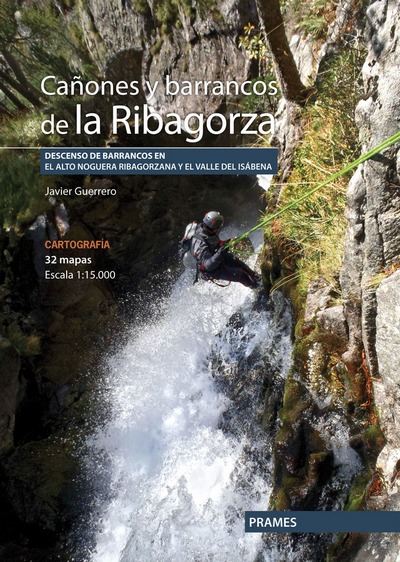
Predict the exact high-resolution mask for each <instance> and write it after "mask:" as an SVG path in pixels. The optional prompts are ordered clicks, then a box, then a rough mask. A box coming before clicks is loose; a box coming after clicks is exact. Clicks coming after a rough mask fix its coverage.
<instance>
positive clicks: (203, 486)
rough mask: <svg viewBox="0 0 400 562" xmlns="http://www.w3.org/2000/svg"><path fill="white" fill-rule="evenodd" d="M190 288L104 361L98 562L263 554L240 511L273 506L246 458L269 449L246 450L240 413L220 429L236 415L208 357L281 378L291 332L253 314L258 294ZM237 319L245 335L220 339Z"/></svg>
mask: <svg viewBox="0 0 400 562" xmlns="http://www.w3.org/2000/svg"><path fill="white" fill-rule="evenodd" d="M189 277H190V275H189V274H187V275H184V276H183V277H182V278H181V279H180V280H179V281H178V283H177V285H176V287H175V289H174V291H173V293H172V295H171V296H170V297H169V298H168V299H165V301H164V302H163V303H162V304H161V305H160V310H159V311H158V313H157V314H156V317H155V318H153V319H151V318H149V319H148V320H147V321H146V322H143V324H142V325H141V326H140V327H137V328H135V329H134V330H133V331H132V334H130V337H129V341H128V343H127V344H126V346H125V347H124V349H122V350H121V351H120V352H118V353H117V354H116V355H114V356H113V357H111V358H110V359H109V364H108V372H107V376H106V380H105V382H104V385H105V388H104V390H103V394H104V396H105V397H106V400H107V402H108V404H109V407H110V408H111V416H110V420H109V421H108V422H107V424H106V427H105V429H104V430H103V431H102V432H100V433H99V434H98V435H96V436H95V438H94V440H93V441H94V442H93V444H92V446H93V447H94V449H96V450H98V451H104V452H105V454H106V456H107V457H108V459H109V468H108V473H107V474H108V478H109V486H110V488H111V493H110V499H109V500H108V501H107V502H105V505H103V506H102V507H101V511H102V514H101V518H100V520H99V522H98V534H97V538H96V545H95V547H94V549H93V551H92V554H91V556H90V557H89V558H88V559H90V560H93V561H94V562H117V561H122V562H135V561H137V562H157V561H159V562H190V561H193V562H194V561H198V562H206V561H213V562H226V561H229V562H246V561H248V562H253V561H254V559H255V557H256V555H257V552H258V551H259V549H260V544H261V537H260V535H257V534H254V535H252V534H247V535H246V534H245V533H244V511H245V510H263V509H264V510H265V509H267V506H268V499H269V494H270V486H271V480H270V478H271V476H270V474H268V473H263V471H261V470H257V467H256V466H255V463H254V462H252V461H251V459H250V458H249V455H248V450H249V447H250V448H251V447H252V446H253V447H255V449H257V448H258V449H260V448H266V447H267V444H266V443H265V442H264V441H262V440H263V439H264V440H265V436H263V434H262V431H261V430H260V431H259V432H258V434H259V436H260V437H259V439H260V441H259V442H258V443H257V442H256V443H252V444H251V443H250V444H249V439H250V437H249V434H248V432H245V431H244V430H243V431H241V429H240V428H241V425H240V413H238V422H237V428H238V430H237V431H236V432H232V431H230V432H229V433H227V432H226V431H225V432H224V430H223V429H221V423H220V420H221V415H222V414H223V412H226V411H227V409H228V408H232V404H231V402H230V400H229V399H228V397H227V396H226V395H224V392H223V390H221V387H219V390H218V388H217V384H216V381H215V379H214V378H213V376H212V365H211V363H212V362H211V360H210V354H211V351H212V349H213V348H215V346H217V348H218V352H219V356H220V357H221V358H222V359H220V361H222V363H225V366H228V367H229V364H231V365H232V364H233V363H234V362H235V361H237V360H238V358H237V357H236V356H237V350H238V349H241V352H240V354H241V355H243V354H244V355H246V353H247V354H251V353H253V352H254V349H255V348H257V347H260V349H261V350H262V353H264V352H265V354H268V355H269V356H270V357H272V359H271V360H272V361H273V362H274V368H275V369H280V371H281V373H282V376H285V374H286V373H287V371H288V368H289V361H290V345H291V344H290V336H289V332H290V330H289V326H288V325H286V326H283V325H282V318H280V319H276V318H275V317H274V315H273V313H271V312H268V311H267V310H266V307H265V306H259V307H258V308H257V307H256V309H253V304H254V301H255V299H257V292H252V291H251V290H249V289H247V288H245V287H243V286H241V285H239V284H231V285H230V286H229V287H227V288H224V289H221V288H219V287H216V286H215V285H213V284H211V283H205V282H200V283H198V284H197V285H195V286H193V285H192V280H191V278H189ZM239 309H241V310H242V311H243V315H244V316H245V322H244V324H243V327H242V328H241V329H239V330H237V331H236V332H235V335H234V336H232V334H231V335H230V336H229V337H225V338H224V332H225V331H226V330H227V327H226V326H227V322H228V320H229V318H230V317H231V315H232V314H233V313H235V312H236V311H237V310H239ZM277 324H279V326H278V325H277ZM278 332H279V333H278ZM248 384H251V381H249V383H248ZM254 400H255V402H256V400H262V397H260V396H255V397H254ZM235 407H236V406H235V405H233V410H235ZM247 421H248V420H247ZM254 423H256V422H254ZM256 435H257V432H256ZM252 439H253V440H254V439H256V440H257V437H256V438H254V435H253V437H252ZM246 483H247V485H246Z"/></svg>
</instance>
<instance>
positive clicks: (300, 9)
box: [282, 0, 337, 40]
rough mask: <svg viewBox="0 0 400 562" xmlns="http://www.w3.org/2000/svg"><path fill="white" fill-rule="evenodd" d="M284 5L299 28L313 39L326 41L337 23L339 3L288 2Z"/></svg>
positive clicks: (315, 0)
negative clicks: (330, 28) (335, 22)
mask: <svg viewBox="0 0 400 562" xmlns="http://www.w3.org/2000/svg"><path fill="white" fill-rule="evenodd" d="M282 4H283V9H284V10H285V11H286V13H287V14H293V17H294V18H295V20H296V22H298V23H297V26H298V28H299V29H300V30H301V31H302V32H303V33H304V34H305V35H309V36H311V37H312V38H313V39H317V40H318V39H324V38H325V37H326V34H327V31H328V26H329V25H330V24H331V23H333V22H334V21H335V14H336V8H337V3H336V2H334V1H333V0H309V1H308V2H302V1H301V0H287V1H285V2H282ZM287 17H288V19H290V17H289V16H287Z"/></svg>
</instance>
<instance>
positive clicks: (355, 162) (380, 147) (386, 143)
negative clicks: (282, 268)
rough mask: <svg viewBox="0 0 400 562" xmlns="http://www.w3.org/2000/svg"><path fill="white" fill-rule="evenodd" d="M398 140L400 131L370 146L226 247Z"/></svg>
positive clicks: (230, 245) (399, 139)
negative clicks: (369, 148)
mask: <svg viewBox="0 0 400 562" xmlns="http://www.w3.org/2000/svg"><path fill="white" fill-rule="evenodd" d="M399 141H400V131H399V132H397V133H396V134H395V135H393V136H391V137H389V138H387V139H386V140H384V141H383V142H381V144H379V145H378V146H375V147H374V148H371V150H369V151H368V152H366V153H365V154H363V155H362V156H360V157H359V158H357V160H353V162H350V164H347V166H345V167H344V168H342V169H341V170H339V172H335V173H334V174H332V175H331V176H329V177H328V178H327V179H326V180H325V181H323V182H322V183H320V184H318V185H317V186H316V187H314V188H313V189H310V191H307V192H306V193H305V194H304V195H302V196H301V197H299V198H298V199H296V200H295V201H292V202H291V203H289V204H288V205H286V206H285V207H282V209H280V210H279V211H276V212H275V213H272V214H271V215H268V216H267V217H266V218H265V219H263V220H262V221H260V222H259V223H258V224H256V226H253V228H250V230H248V231H247V232H244V233H243V234H241V235H240V236H238V237H237V238H234V239H233V240H231V241H230V242H229V243H228V244H227V247H228V248H229V247H232V246H233V244H236V243H237V242H239V241H240V240H243V238H246V236H248V235H249V234H251V233H252V232H254V231H256V230H258V229H259V228H262V227H264V226H266V225H267V224H268V223H270V222H272V221H273V220H274V219H275V218H276V217H279V216H280V215H282V214H283V213H286V211H288V210H289V209H292V208H293V207H295V206H296V205H298V204H299V203H301V201H304V199H307V198H308V197H310V196H311V195H312V194H313V193H315V192H316V191H318V190H319V189H322V188H323V187H325V186H326V185H328V183H331V182H333V181H335V180H336V179H338V178H340V177H341V176H343V175H344V174H346V173H347V172H350V170H354V168H356V167H357V166H359V165H360V164H362V163H363V162H365V161H366V160H369V159H370V158H372V157H373V156H375V155H376V154H378V153H379V152H382V150H385V149H386V148H389V147H390V146H392V145H393V144H395V143H396V142H399Z"/></svg>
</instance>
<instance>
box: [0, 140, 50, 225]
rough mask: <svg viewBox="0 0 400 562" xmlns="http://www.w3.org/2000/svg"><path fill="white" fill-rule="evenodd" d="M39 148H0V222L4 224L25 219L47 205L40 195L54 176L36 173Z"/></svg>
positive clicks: (15, 223) (20, 221)
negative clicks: (32, 149) (28, 149)
mask: <svg viewBox="0 0 400 562" xmlns="http://www.w3.org/2000/svg"><path fill="white" fill-rule="evenodd" d="M38 168H39V151H27V150H21V151H12V152H11V151H8V150H3V151H1V152H0V186H1V191H0V224H1V226H4V227H6V228H9V227H17V228H19V227H20V226H21V225H23V224H25V223H29V222H30V221H31V220H33V219H34V218H35V216H37V215H38V214H40V213H41V212H43V211H44V210H45V209H46V208H47V207H48V205H49V203H48V201H46V199H45V198H44V197H43V193H44V191H45V187H46V186H51V185H52V184H53V182H54V178H53V177H52V178H50V182H49V178H48V177H47V176H40V175H39V174H38Z"/></svg>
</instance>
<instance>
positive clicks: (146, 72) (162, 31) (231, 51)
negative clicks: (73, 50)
mask: <svg viewBox="0 0 400 562" xmlns="http://www.w3.org/2000/svg"><path fill="white" fill-rule="evenodd" d="M79 9H80V17H81V22H82V26H83V29H84V36H85V40H86V43H87V45H88V47H89V49H90V51H91V53H92V56H93V58H94V59H95V60H96V61H97V64H98V66H99V68H100V70H101V71H102V72H104V73H105V74H106V75H107V77H113V76H118V80H121V79H124V77H125V79H128V80H129V81H130V80H132V79H136V80H139V83H140V84H142V96H143V97H146V98H148V91H147V90H146V87H145V81H146V80H148V81H150V83H151V84H154V83H155V82H156V81H158V82H160V83H162V84H165V80H166V76H167V75H169V76H170V78H171V79H172V80H176V81H179V82H180V83H181V84H182V83H183V82H184V81H185V80H190V81H191V82H194V81H196V80H198V81H201V80H211V81H215V80H220V81H223V82H225V81H227V80H236V81H238V82H239V83H240V82H242V81H243V80H245V79H246V78H247V77H248V73H249V68H250V65H249V60H248V58H247V57H246V55H245V53H244V52H243V51H242V50H240V49H239V48H238V47H237V45H236V37H237V36H238V34H239V33H240V32H242V31H243V27H244V25H246V24H247V22H248V21H249V20H251V21H256V15H255V7H254V3H253V2H251V1H246V2H241V1H238V0H224V1H223V2H218V3H217V2H215V3H214V2H212V1H211V2H204V3H202V4H201V5H200V4H195V3H194V4H193V5H190V6H189V4H188V3H185V2H183V3H182V4H181V5H178V4H177V3H175V2H171V1H165V2H150V1H149V2H146V1H145V0H144V1H143V2H139V1H137V2H135V1H132V2H119V1H118V2H117V1H115V0H85V2H83V1H82V2H81V3H80V7H79ZM125 101H126V100H125ZM225 101H226V100H225V99H224V97H223V96H220V95H218V96H214V95H204V94H203V93H202V92H201V91H200V93H199V94H198V95H181V94H178V95H166V93H165V91H164V88H161V87H160V88H158V90H157V91H156V94H155V96H154V97H152V99H149V100H148V103H149V104H150V105H152V106H153V107H154V108H155V109H156V110H157V111H158V112H160V113H161V114H162V113H166V112H176V113H178V114H179V115H180V116H181V117H185V116H186V115H188V114H189V113H190V112H193V111H194V112H201V113H205V114H206V115H209V114H210V113H212V112H214V111H216V110H217V109H218V108H219V107H220V106H221V105H222V104H224V103H225ZM135 103H137V100H136V99H135Z"/></svg>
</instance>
